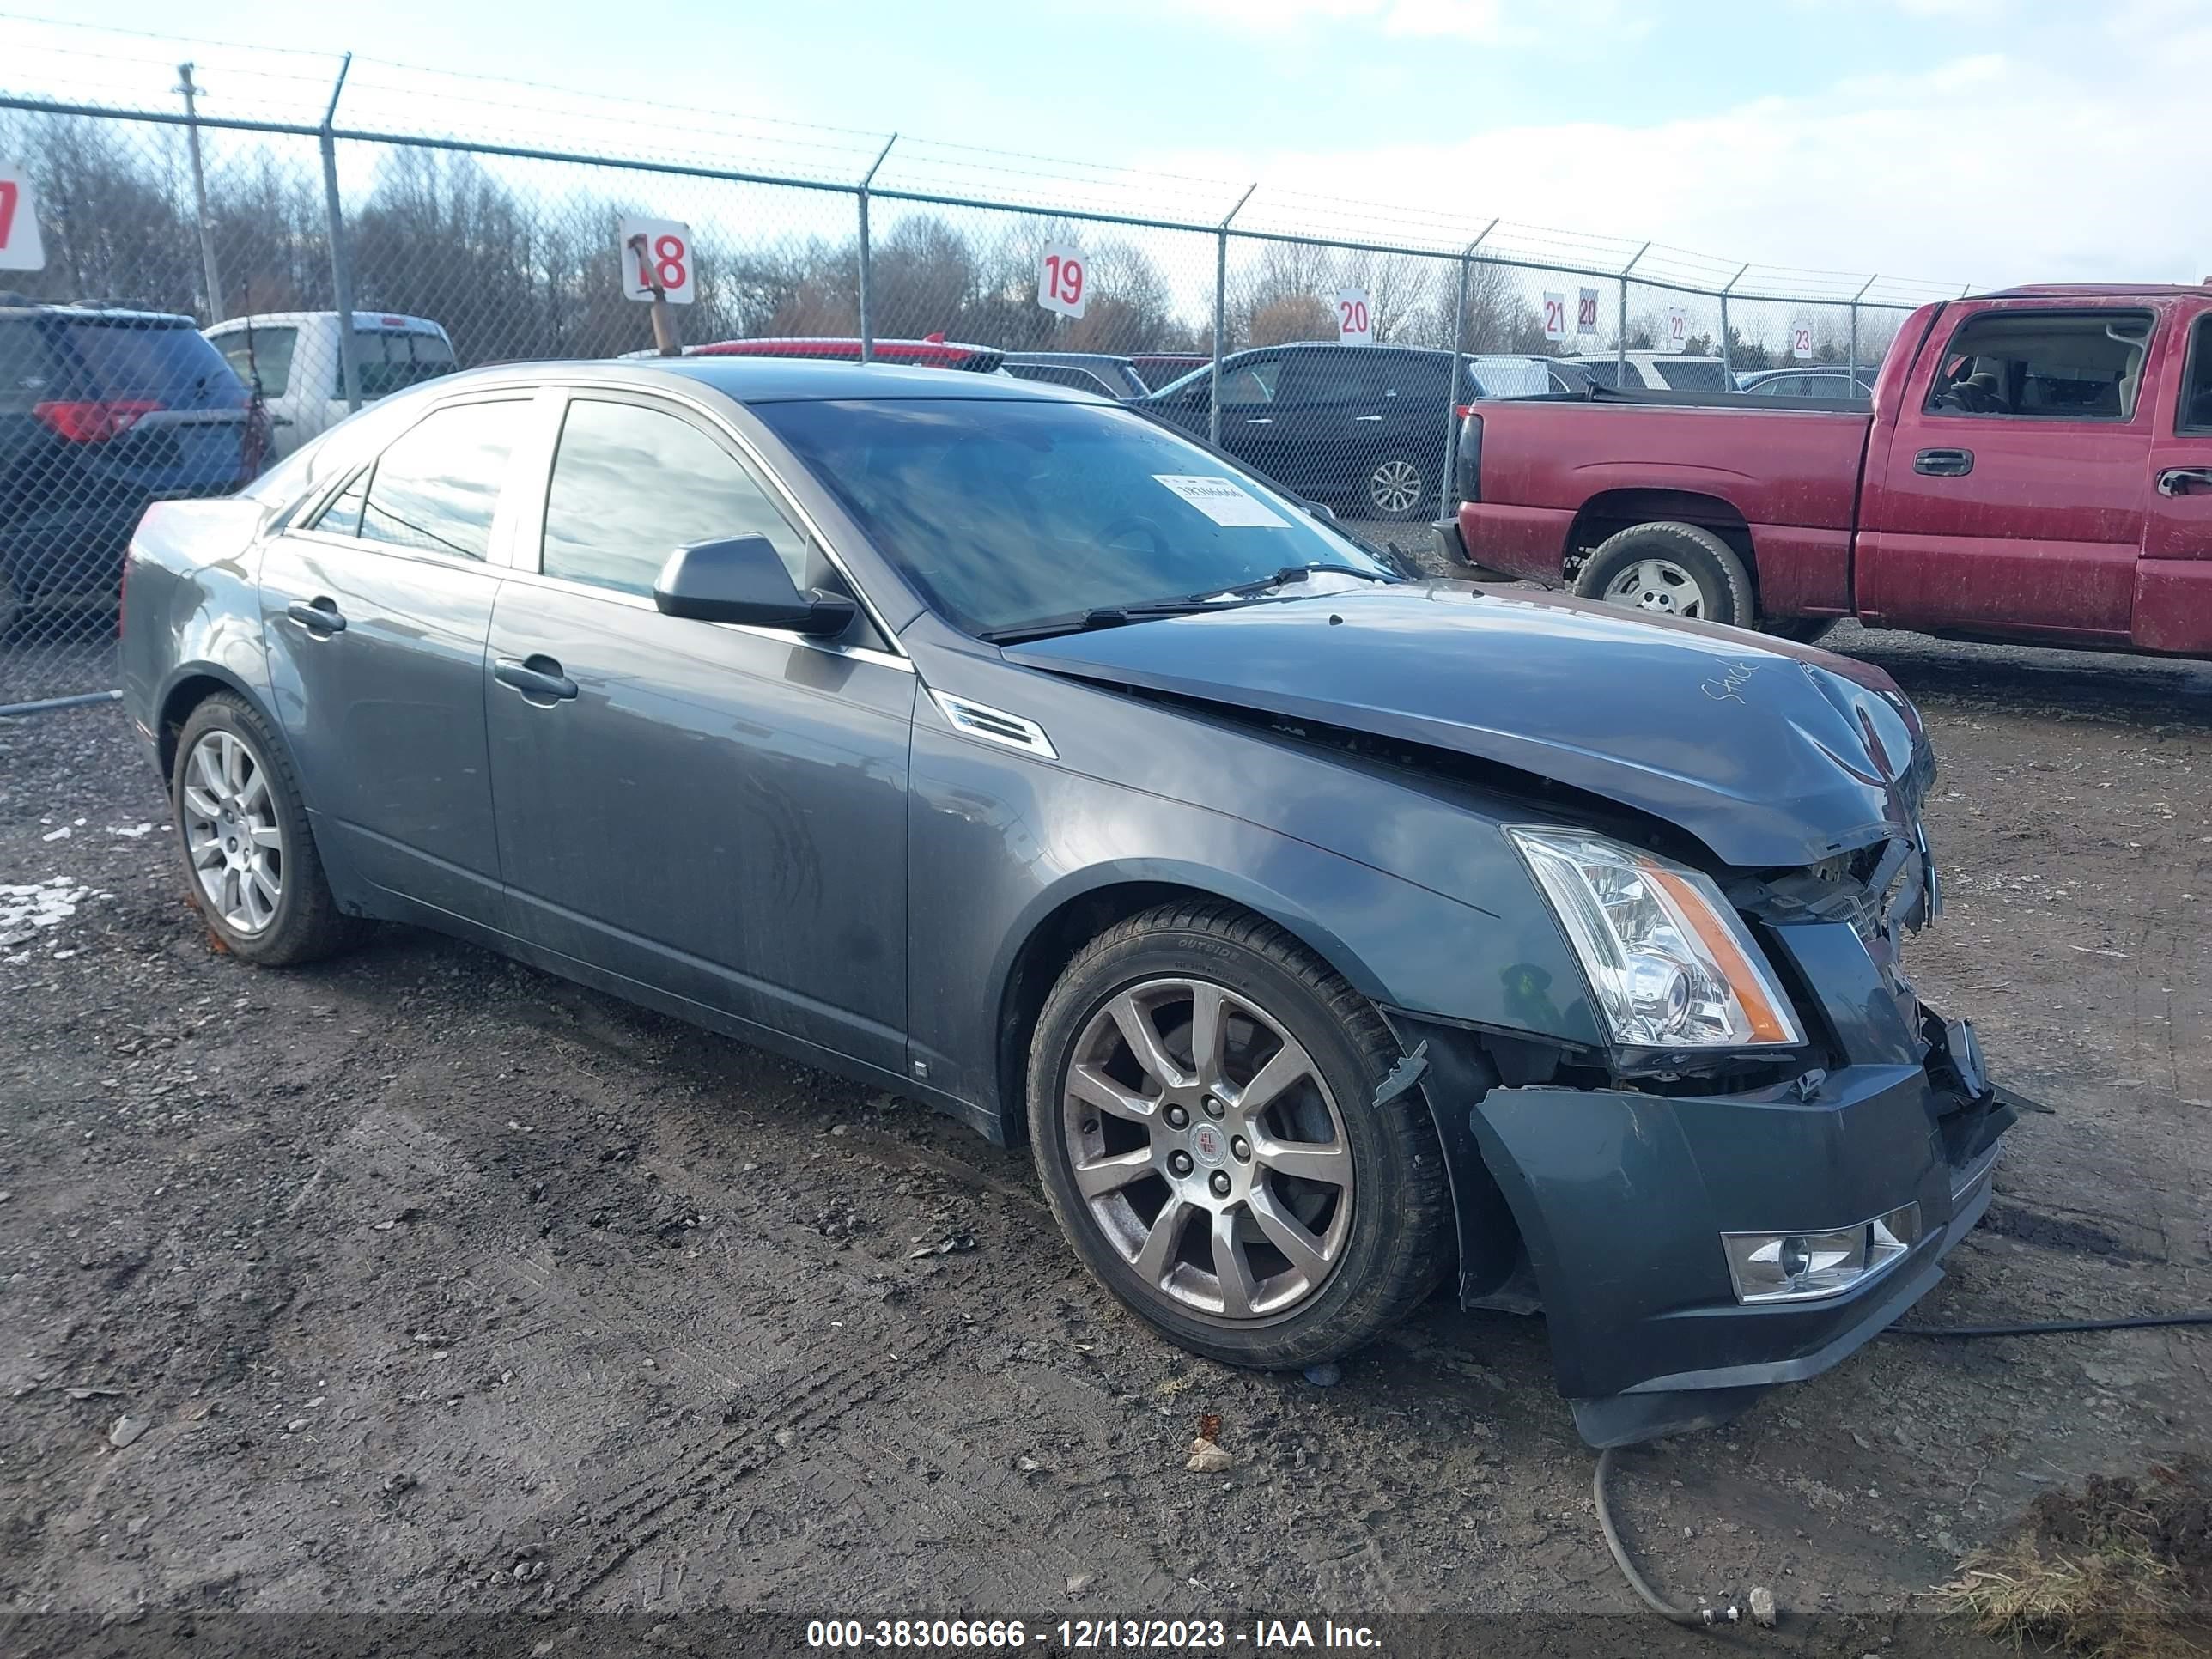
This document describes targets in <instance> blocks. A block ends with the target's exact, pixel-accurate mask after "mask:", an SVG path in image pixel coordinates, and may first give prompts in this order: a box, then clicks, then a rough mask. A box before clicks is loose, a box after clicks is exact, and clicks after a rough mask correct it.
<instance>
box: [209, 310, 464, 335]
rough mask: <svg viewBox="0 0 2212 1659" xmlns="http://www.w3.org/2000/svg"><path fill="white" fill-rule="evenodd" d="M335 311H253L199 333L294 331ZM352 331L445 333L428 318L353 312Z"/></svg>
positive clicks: (225, 319) (227, 318)
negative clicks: (354, 329)
mask: <svg viewBox="0 0 2212 1659" xmlns="http://www.w3.org/2000/svg"><path fill="white" fill-rule="evenodd" d="M337 314H338V313H337V312H335V311H257V312H255V313H253V314H252V316H250V317H226V318H224V319H222V321H221V322H219V323H210V324H209V325H207V327H206V328H204V329H203V330H201V332H202V333H204V334H221V333H225V332H228V331H243V330H244V328H245V327H246V325H247V324H248V323H251V324H252V325H253V326H254V327H256V328H296V327H298V326H299V325H301V323H309V322H313V321H315V320H316V319H319V318H323V317H333V318H334V317H336V316H337ZM353 325H354V327H355V328H356V329H357V330H358V329H371V330H374V329H385V328H396V329H398V330H400V331H402V332H404V333H408V334H441V335H442V334H443V333H445V331H446V330H445V325H443V324H442V323H434V322H432V321H431V320H430V319H428V317H403V316H401V315H400V314H399V313H398V312H396V311H356V312H355V313H354V314H353Z"/></svg>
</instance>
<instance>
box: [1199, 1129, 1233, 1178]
mask: <svg viewBox="0 0 2212 1659" xmlns="http://www.w3.org/2000/svg"><path fill="white" fill-rule="evenodd" d="M1190 1152H1191V1156H1192V1157H1193V1158H1196V1159H1197V1160H1198V1161H1199V1162H1200V1164H1204V1165H1206V1168H1207V1169H1209V1170H1218V1169H1219V1168H1220V1167H1221V1161H1222V1159H1224V1158H1227V1157H1228V1156H1229V1142H1228V1139H1227V1137H1225V1135H1223V1133H1221V1131H1220V1130H1219V1129H1218V1128H1217V1127H1215V1126H1214V1125H1212V1124H1211V1123H1201V1124H1200V1125H1199V1126H1198V1127H1197V1128H1195V1129H1194V1130H1192V1131H1191V1136H1190Z"/></svg>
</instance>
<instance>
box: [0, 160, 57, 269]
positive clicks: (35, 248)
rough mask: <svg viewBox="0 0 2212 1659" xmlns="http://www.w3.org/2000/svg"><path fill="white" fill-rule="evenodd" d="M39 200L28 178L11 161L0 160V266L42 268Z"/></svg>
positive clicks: (44, 250) (44, 265) (44, 260)
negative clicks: (35, 198)
mask: <svg viewBox="0 0 2212 1659" xmlns="http://www.w3.org/2000/svg"><path fill="white" fill-rule="evenodd" d="M45 269H46V245H45V244H44V243H42V242H41V241H40V240H39V209H38V204H37V202H36V201H35V200H34V199H33V197H32V194H31V181H30V179H28V178H27V177H26V176H25V175H24V173H23V169H22V168H21V167H17V166H16V165H15V163H14V162H13V161H0V270H45Z"/></svg>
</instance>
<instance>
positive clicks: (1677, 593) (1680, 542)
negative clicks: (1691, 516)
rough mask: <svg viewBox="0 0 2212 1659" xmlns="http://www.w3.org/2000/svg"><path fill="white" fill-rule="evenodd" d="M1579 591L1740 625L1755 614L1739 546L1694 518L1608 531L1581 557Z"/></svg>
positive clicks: (1637, 607) (1666, 613)
mask: <svg viewBox="0 0 2212 1659" xmlns="http://www.w3.org/2000/svg"><path fill="white" fill-rule="evenodd" d="M1575 592H1577V593H1578V594H1579V595H1581V596H1582V597H1583V599H1603V600H1604V601H1605V602H1606V603H1607V605H1625V606H1626V607H1627V608H1628V609H1630V610H1632V611H1650V612H1652V613H1654V614H1655V615H1658V616H1662V617H1689V618H1691V619H1692V620H1693V621H1697V622H1711V623H1732V624H1734V625H1735V626H1737V627H1741V628H1747V627H1749V626H1750V625H1751V622H1752V618H1753V616H1754V615H1756V614H1757V612H1756V607H1755V606H1754V605H1753V602H1752V597H1751V574H1750V573H1749V572H1748V571H1747V570H1746V569H1745V568H1743V561H1742V560H1741V559H1739V558H1738V557H1736V556H1735V549H1733V548H1731V547H1730V546H1729V544H1727V543H1726V542H1724V541H1723V540H1722V539H1721V538H1719V537H1717V536H1716V535H1714V534H1713V532H1711V531H1710V530H1705V529H1701V528H1699V526H1696V525H1693V524H1639V525H1634V526H1631V527H1630V528H1628V529H1626V530H1624V531H1621V532H1619V533H1618V534H1616V535H1613V536H1608V537H1607V538H1606V539H1605V540H1604V541H1602V542H1601V543H1599V544H1598V546H1597V550H1596V551H1595V552H1593V553H1592V554H1591V555H1590V556H1589V558H1588V559H1586V560H1584V561H1583V568H1582V573H1581V574H1579V575H1577V577H1576V578H1575Z"/></svg>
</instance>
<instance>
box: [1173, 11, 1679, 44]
mask: <svg viewBox="0 0 2212 1659" xmlns="http://www.w3.org/2000/svg"><path fill="white" fill-rule="evenodd" d="M1176 9H1177V10H1178V11H1179V12H1182V13H1184V14H1186V15H1197V16H1200V17H1203V18H1206V19H1208V20H1210V21H1214V22H1217V23H1223V24H1226V25H1229V26H1230V27H1234V28H1237V29H1242V30H1244V31H1247V32H1249V33H1256V34H1283V33H1291V32H1293V31H1297V30H1310V31H1326V30H1328V29H1329V28H1332V27H1342V26H1345V25H1347V24H1352V25H1357V26H1358V27H1360V28H1362V29H1364V30H1375V31H1379V32H1380V33H1383V35H1385V36H1389V37H1391V38H1394V39H1399V40H1419V39H1430V40H1471V41H1475V42H1478V43H1480V44H1482V45H1485V46H1499V45H1506V44H1525V43H1528V42H1534V41H1541V40H1553V41H1564V40H1575V39H1582V40H1611V41H1613V42H1614V43H1615V44H1618V43H1619V42H1620V41H1622V40H1628V39H1632V38H1634V37H1635V36H1638V35H1641V34H1644V33H1647V32H1648V31H1649V28H1650V23H1649V21H1647V20H1644V19H1640V18H1638V17H1636V16H1634V15H1631V14H1630V13H1629V12H1628V10H1627V9H1626V7H1625V6H1624V5H1623V4H1622V3H1621V0H1182V3H1180V4H1178V5H1177V7H1176Z"/></svg>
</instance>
